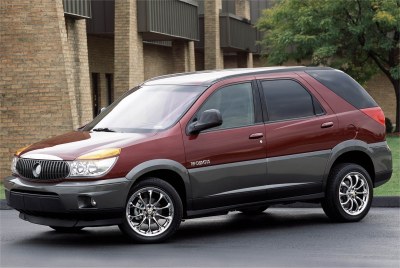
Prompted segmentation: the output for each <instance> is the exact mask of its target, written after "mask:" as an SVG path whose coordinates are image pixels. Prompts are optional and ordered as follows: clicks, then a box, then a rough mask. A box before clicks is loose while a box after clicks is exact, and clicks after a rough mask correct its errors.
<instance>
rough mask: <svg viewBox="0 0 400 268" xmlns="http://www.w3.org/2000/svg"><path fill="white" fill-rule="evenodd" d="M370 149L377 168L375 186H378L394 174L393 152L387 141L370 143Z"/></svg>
mask: <svg viewBox="0 0 400 268" xmlns="http://www.w3.org/2000/svg"><path fill="white" fill-rule="evenodd" d="M368 149H369V152H370V153H371V159H372V161H373V163H374V169H375V180H374V187H378V186H380V185H382V184H384V183H386V182H387V181H389V180H390V177H391V176H392V172H393V171H392V152H391V151H390V148H389V146H388V144H387V142H379V143H374V144H369V148H368Z"/></svg>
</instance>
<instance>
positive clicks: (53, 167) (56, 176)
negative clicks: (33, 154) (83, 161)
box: [17, 158, 69, 181]
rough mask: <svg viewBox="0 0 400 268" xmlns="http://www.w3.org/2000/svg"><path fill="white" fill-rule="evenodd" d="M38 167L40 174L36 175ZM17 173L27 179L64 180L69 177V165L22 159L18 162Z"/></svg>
mask: <svg viewBox="0 0 400 268" xmlns="http://www.w3.org/2000/svg"><path fill="white" fill-rule="evenodd" d="M38 165H40V172H39V174H37V173H36V167H37V166H38ZM17 171H18V173H19V175H20V176H22V177H23V178H26V179H30V180H41V181H54V180H62V179H64V178H66V177H67V176H68V174H69V165H68V163H67V162H65V161H55V160H38V159H28V158H20V159H19V160H18V162H17Z"/></svg>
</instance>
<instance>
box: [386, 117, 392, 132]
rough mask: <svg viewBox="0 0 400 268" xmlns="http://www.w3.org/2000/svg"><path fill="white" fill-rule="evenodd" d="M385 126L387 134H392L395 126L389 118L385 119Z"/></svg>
mask: <svg viewBox="0 0 400 268" xmlns="http://www.w3.org/2000/svg"><path fill="white" fill-rule="evenodd" d="M385 125H386V133H392V131H393V124H392V121H391V120H390V119H389V118H387V117H385Z"/></svg>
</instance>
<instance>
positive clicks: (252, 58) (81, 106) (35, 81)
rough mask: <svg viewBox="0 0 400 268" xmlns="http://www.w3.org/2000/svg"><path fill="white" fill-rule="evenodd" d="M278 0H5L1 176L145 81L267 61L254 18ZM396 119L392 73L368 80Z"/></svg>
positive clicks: (1, 5)
mask: <svg viewBox="0 0 400 268" xmlns="http://www.w3.org/2000/svg"><path fill="white" fill-rule="evenodd" d="M273 1H274V0H92V1H90V0H41V1H31V0H18V1H15V0H2V1H1V2H0V113H1V114H0V178H3V177H5V176H7V175H8V174H9V173H10V171H9V164H10V160H11V157H12V154H13V153H14V152H15V150H16V149H18V148H20V147H23V146H26V145H28V144H31V143H33V142H35V141H38V140H41V139H44V138H47V137H51V136H54V135H58V134H61V133H64V132H67V131H70V130H73V129H75V128H77V127H79V126H81V125H84V124H85V123H87V122H89V121H90V120H91V119H92V118H93V116H94V115H95V114H97V113H98V112H99V110H100V109H101V107H104V106H107V105H108V104H110V103H111V102H112V101H113V100H114V99H115V98H116V97H118V96H120V95H121V94H122V93H123V92H125V91H126V90H127V89H129V88H132V87H134V86H135V85H137V84H139V83H141V82H143V81H144V80H146V79H148V78H151V77H154V76H158V75H163V74H169V73H176V72H187V71H195V70H196V71H197V70H204V69H221V68H236V67H253V66H254V67H258V66H262V65H263V60H262V59H261V57H260V55H259V48H258V47H257V45H256V41H257V40H258V39H259V38H260V35H259V33H258V32H257V31H256V30H255V28H254V27H253V24H254V23H255V21H257V19H258V17H259V16H260V15H261V10H262V9H265V8H267V7H269V6H270V5H271V4H272V3H273ZM367 89H368V91H369V92H370V93H371V95H372V96H373V97H374V98H375V99H376V100H377V101H378V103H379V104H380V105H381V106H382V107H383V109H384V111H385V113H386V115H387V116H388V117H389V118H390V119H392V121H393V120H394V119H395V110H394V109H395V97H394V92H393V90H392V88H391V84H390V82H389V81H388V80H387V79H386V78H385V77H384V76H382V75H378V76H377V77H376V78H374V79H372V80H371V81H370V82H369V83H368V84H367Z"/></svg>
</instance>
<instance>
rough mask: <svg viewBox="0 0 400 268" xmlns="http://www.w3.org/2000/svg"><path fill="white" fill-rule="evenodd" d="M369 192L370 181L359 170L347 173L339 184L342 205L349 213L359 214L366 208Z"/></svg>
mask: <svg viewBox="0 0 400 268" xmlns="http://www.w3.org/2000/svg"><path fill="white" fill-rule="evenodd" d="M369 194H370V193H369V187H368V181H367V180H366V178H365V177H364V176H363V175H362V174H361V173H359V172H351V173H349V174H347V175H346V176H344V178H343V179H342V180H341V182H340V184H339V201H340V205H341V206H342V208H343V210H344V211H345V212H346V213H347V214H349V215H352V216H355V215H359V214H360V213H362V212H363V211H364V210H365V208H366V207H367V204H368V200H369Z"/></svg>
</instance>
